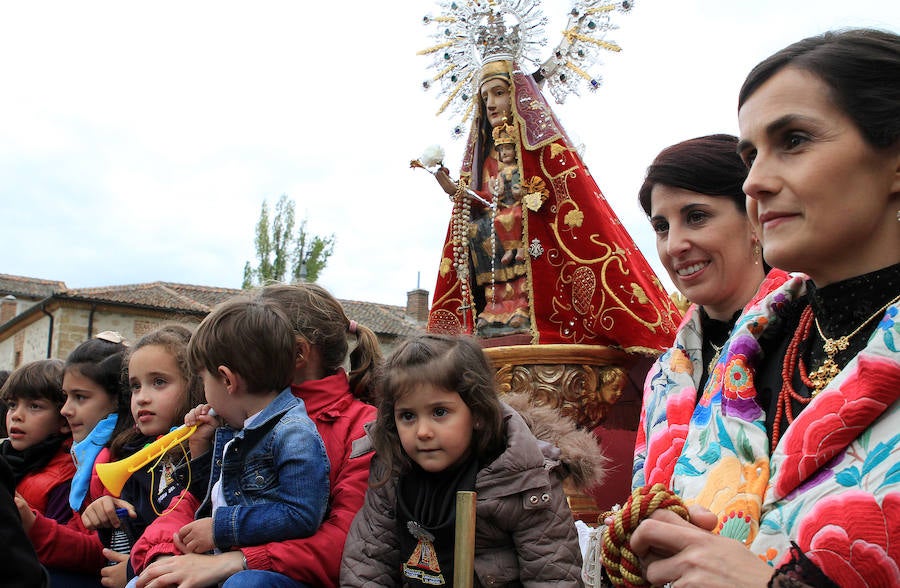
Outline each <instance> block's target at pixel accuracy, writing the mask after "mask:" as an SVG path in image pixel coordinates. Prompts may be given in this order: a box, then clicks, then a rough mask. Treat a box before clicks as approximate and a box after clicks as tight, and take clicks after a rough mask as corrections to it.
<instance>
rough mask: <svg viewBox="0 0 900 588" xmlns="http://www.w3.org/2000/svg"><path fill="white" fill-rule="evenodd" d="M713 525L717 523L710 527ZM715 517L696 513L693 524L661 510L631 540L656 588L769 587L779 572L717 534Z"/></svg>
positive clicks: (692, 519)
mask: <svg viewBox="0 0 900 588" xmlns="http://www.w3.org/2000/svg"><path fill="white" fill-rule="evenodd" d="M710 522H712V525H710ZM714 527H715V515H713V514H712V513H710V512H709V511H705V512H704V510H702V509H693V508H692V510H691V522H687V521H685V520H684V519H682V518H681V517H679V516H678V515H676V514H675V513H673V512H670V511H656V512H655V513H653V514H652V515H651V516H650V518H649V519H647V520H645V521H641V523H640V524H639V525H638V527H637V529H635V531H634V533H633V534H632V536H631V550H632V551H633V552H634V554H635V555H637V556H638V558H639V559H640V561H641V566H642V568H643V570H644V578H646V579H647V581H648V582H650V583H651V584H653V585H659V586H661V585H663V584H665V583H666V582H676V583H677V586H678V588H688V587H690V586H704V587H722V588H727V587H735V586H739V587H746V588H752V587H765V586H766V584H767V583H768V581H769V578H771V577H772V574H773V573H774V570H773V569H772V568H771V567H770V566H769V565H768V564H767V563H765V562H764V561H762V560H761V559H759V557H757V556H756V554H754V553H752V552H750V551H749V550H748V549H747V548H746V547H745V546H744V545H743V544H742V543H740V542H738V541H736V540H734V539H729V538H728V537H722V536H720V535H714V534H713V533H711V532H710V529H712V528H714Z"/></svg>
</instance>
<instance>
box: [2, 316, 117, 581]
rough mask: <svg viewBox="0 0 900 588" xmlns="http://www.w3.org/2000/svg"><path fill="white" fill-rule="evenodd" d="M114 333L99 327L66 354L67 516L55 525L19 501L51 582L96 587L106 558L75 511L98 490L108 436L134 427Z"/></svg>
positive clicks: (27, 526) (94, 495) (63, 384)
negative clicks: (71, 464)
mask: <svg viewBox="0 0 900 588" xmlns="http://www.w3.org/2000/svg"><path fill="white" fill-rule="evenodd" d="M127 349H128V348H127V346H126V344H125V341H124V339H123V338H122V336H121V335H119V334H118V333H114V332H112V331H104V332H102V333H99V334H98V335H97V336H96V337H94V338H93V339H88V340H87V341H85V342H84V343H82V344H81V345H79V346H78V347H76V348H75V349H74V350H73V351H72V353H70V354H69V357H68V358H66V366H65V372H64V374H63V381H62V390H63V393H64V394H65V397H66V400H65V404H63V407H62V410H61V411H60V412H61V414H62V416H63V417H65V418H66V421H67V422H68V424H69V428H70V429H71V431H72V438H73V440H74V442H73V444H72V458H73V459H74V460H75V468H76V469H75V476H74V477H73V478H72V485H71V489H70V491H69V506H70V507H71V508H72V510H73V515H72V518H71V519H70V520H69V522H68V523H67V524H66V525H60V524H59V523H57V522H56V521H55V520H53V519H49V518H47V517H45V516H43V515H41V514H40V513H38V512H37V511H35V510H33V509H30V508H28V506H27V504H26V505H24V506H23V504H21V503H20V504H19V512H20V514H21V516H22V524H23V526H24V527H25V531H26V532H27V533H28V536H29V538H30V539H31V542H32V543H33V544H34V548H35V551H37V554H38V557H39V558H40V560H41V563H42V564H44V566H46V567H47V568H48V569H49V570H50V576H51V579H52V582H53V584H54V585H60V586H99V585H100V570H101V568H102V567H103V566H104V564H105V563H106V558H104V557H103V544H102V543H101V541H100V539H99V537H98V536H97V533H96V532H94V531H89V530H88V529H86V528H85V526H84V523H83V521H82V519H81V515H80V511H81V510H82V509H83V508H84V507H85V506H87V505H89V504H90V503H91V502H93V499H94V498H96V497H99V496H102V495H103V492H104V491H103V486H102V484H101V483H100V480H99V479H98V478H97V477H96V476H95V475H94V465H95V463H96V461H97V459H98V457H99V455H100V453H101V451H103V449H104V448H105V447H106V446H107V445H108V444H109V442H110V440H111V439H112V438H113V437H115V435H117V434H118V433H120V432H122V431H127V430H129V429H130V428H132V427H133V426H134V420H133V419H132V418H131V411H130V410H129V395H128V392H127V389H126V387H125V386H124V385H123V382H122V378H121V375H122V367H123V358H124V356H125V352H126V351H127Z"/></svg>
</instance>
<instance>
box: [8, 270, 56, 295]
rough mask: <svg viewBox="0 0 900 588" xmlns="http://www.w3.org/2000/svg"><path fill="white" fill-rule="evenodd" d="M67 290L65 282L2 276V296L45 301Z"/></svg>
mask: <svg viewBox="0 0 900 588" xmlns="http://www.w3.org/2000/svg"><path fill="white" fill-rule="evenodd" d="M65 289H66V284H65V282H57V281H55V280H39V279H37V278H26V277H24V276H11V275H8V274H0V295H3V296H6V295H8V294H12V295H13V296H24V297H27V298H38V299H43V298H46V297H48V296H52V295H53V294H56V293H57V292H62V291H63V290H65Z"/></svg>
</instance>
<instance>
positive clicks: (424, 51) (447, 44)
mask: <svg viewBox="0 0 900 588" xmlns="http://www.w3.org/2000/svg"><path fill="white" fill-rule="evenodd" d="M452 46H453V41H447V42H445V43H439V44H437V45H433V46H431V47H429V48H428V49H422V50H421V51H416V55H430V54H431V53H434V52H436V51H440V50H441V49H446V48H447V47H452Z"/></svg>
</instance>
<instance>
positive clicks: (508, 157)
mask: <svg viewBox="0 0 900 588" xmlns="http://www.w3.org/2000/svg"><path fill="white" fill-rule="evenodd" d="M497 155H498V156H499V158H500V161H501V162H503V163H515V161H516V146H515V145H508V144H503V145H498V146H497Z"/></svg>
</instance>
